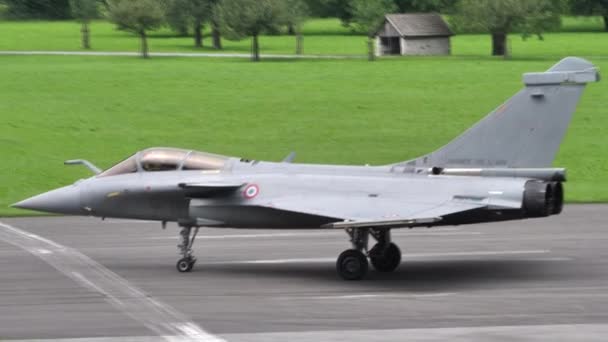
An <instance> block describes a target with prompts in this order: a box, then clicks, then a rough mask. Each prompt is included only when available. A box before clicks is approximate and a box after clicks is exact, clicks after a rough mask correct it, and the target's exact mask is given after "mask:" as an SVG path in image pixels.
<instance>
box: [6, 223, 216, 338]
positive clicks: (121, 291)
mask: <svg viewBox="0 0 608 342" xmlns="http://www.w3.org/2000/svg"><path fill="white" fill-rule="evenodd" d="M0 240H2V241H4V242H6V243H9V244H11V245H14V246H17V247H19V248H22V249H24V250H26V251H28V252H29V253H31V254H33V255H35V256H37V257H38V258H40V259H42V260H43V261H45V262H46V263H48V264H49V265H51V266H52V267H54V268H55V269H57V270H58V271H59V272H61V273H63V274H64V275H66V276H67V277H69V278H71V279H72V280H74V281H76V282H77V283H78V284H80V285H81V286H83V287H85V288H87V289H89V290H91V291H93V292H96V293H100V294H102V295H103V296H104V298H105V300H106V301H107V302H108V303H110V304H111V305H112V306H114V307H115V308H116V309H118V310H120V311H121V312H123V313H125V314H127V315H129V316H130V317H132V318H133V319H135V320H137V321H139V322H140V323H142V324H143V325H145V326H146V327H148V328H149V329H150V330H152V331H154V332H155V333H156V334H158V336H161V337H163V338H165V339H166V340H170V341H209V342H211V341H213V342H220V341H223V340H222V339H220V338H218V337H216V336H214V335H211V334H209V333H207V332H206V331H204V330H203V329H201V328H200V327H199V326H198V325H196V324H195V323H194V322H192V321H190V320H189V319H188V318H187V317H186V316H185V315H183V314H182V313H180V312H178V311H176V310H175V309H173V308H172V307H171V306H169V305H167V304H164V303H161V302H159V301H158V300H156V299H154V298H152V297H150V296H149V295H148V294H146V293H144V292H143V291H142V290H140V289H139V288H137V287H135V286H134V285H132V284H131V283H129V282H128V281H127V280H126V279H124V278H122V277H120V276H119V275H117V274H116V273H114V272H112V271H110V270H109V269H107V268H106V267H104V266H102V265H101V264H99V263H98V262H96V261H94V260H93V259H91V258H89V257H88V256H86V255H84V254H82V253H80V252H79V251H77V250H75V249H73V248H69V247H66V246H62V245H60V244H57V243H56V242H53V241H51V240H48V239H45V238H43V237H41V236H38V235H35V234H32V233H29V232H26V231H23V230H21V229H19V228H16V227H13V226H9V225H7V224H4V223H1V222H0Z"/></svg>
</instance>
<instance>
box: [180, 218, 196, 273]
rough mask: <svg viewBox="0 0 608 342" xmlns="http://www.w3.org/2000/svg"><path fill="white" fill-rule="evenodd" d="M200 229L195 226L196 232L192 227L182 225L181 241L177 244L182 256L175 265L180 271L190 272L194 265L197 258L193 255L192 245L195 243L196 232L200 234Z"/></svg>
mask: <svg viewBox="0 0 608 342" xmlns="http://www.w3.org/2000/svg"><path fill="white" fill-rule="evenodd" d="M198 229H199V228H198V227H195V228H194V232H192V227H182V230H181V231H180V232H179V235H180V238H181V242H180V244H179V245H177V248H178V249H179V254H180V255H181V256H182V258H181V259H179V260H178V261H177V264H176V265H175V267H176V268H177V270H178V271H180V272H190V271H192V267H194V263H195V262H196V258H195V257H194V256H193V255H192V245H193V244H194V239H195V238H196V234H198Z"/></svg>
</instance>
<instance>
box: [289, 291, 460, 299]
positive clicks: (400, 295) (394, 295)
mask: <svg viewBox="0 0 608 342" xmlns="http://www.w3.org/2000/svg"><path fill="white" fill-rule="evenodd" d="M454 294H456V293H455V292H438V293H360V294H349V295H335V296H314V297H301V298H302V299H306V300H309V299H321V300H334V299H337V300H341V299H380V298H394V299H408V298H409V299H416V298H432V297H446V296H451V295H454ZM291 298H292V299H294V298H296V297H291Z"/></svg>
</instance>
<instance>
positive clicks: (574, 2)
mask: <svg viewBox="0 0 608 342" xmlns="http://www.w3.org/2000/svg"><path fill="white" fill-rule="evenodd" d="M568 7H570V8H569V9H570V12H571V13H572V14H575V15H601V16H602V18H603V19H604V30H605V31H608V0H570V1H569V3H568Z"/></svg>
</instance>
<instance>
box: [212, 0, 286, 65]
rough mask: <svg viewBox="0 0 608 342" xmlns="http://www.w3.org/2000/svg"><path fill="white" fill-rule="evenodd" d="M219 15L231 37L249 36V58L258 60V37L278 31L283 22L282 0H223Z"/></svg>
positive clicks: (283, 5)
mask: <svg viewBox="0 0 608 342" xmlns="http://www.w3.org/2000/svg"><path fill="white" fill-rule="evenodd" d="M220 16H221V19H222V24H223V27H224V29H225V33H226V34H227V35H228V37H229V38H231V39H242V38H243V37H251V60H252V61H254V62H257V61H259V60H260V44H259V41H258V37H259V35H260V34H262V33H275V32H278V31H279V29H280V27H281V25H283V24H284V22H285V3H284V0H224V1H222V3H221V6H220Z"/></svg>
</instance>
